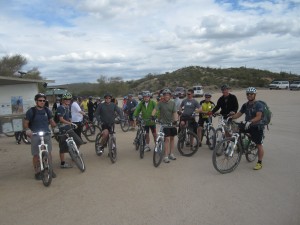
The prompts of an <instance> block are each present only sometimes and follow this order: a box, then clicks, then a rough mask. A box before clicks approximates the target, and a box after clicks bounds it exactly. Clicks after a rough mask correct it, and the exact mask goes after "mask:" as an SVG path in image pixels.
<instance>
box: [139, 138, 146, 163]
mask: <svg viewBox="0 0 300 225" xmlns="http://www.w3.org/2000/svg"><path fill="white" fill-rule="evenodd" d="M139 142H140V158H141V159H142V158H144V149H145V144H146V143H145V142H146V141H145V135H144V134H141V135H140V140H139Z"/></svg>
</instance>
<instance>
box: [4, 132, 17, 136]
mask: <svg viewBox="0 0 300 225" xmlns="http://www.w3.org/2000/svg"><path fill="white" fill-rule="evenodd" d="M4 135H5V136H6V137H13V136H15V132H13V131H12V132H8V133H4Z"/></svg>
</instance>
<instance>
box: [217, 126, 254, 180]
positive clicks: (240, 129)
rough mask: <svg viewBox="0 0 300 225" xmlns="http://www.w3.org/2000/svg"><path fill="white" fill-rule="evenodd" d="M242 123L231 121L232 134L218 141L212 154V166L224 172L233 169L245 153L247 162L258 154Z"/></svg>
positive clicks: (251, 160)
mask: <svg viewBox="0 0 300 225" xmlns="http://www.w3.org/2000/svg"><path fill="white" fill-rule="evenodd" d="M244 126H245V125H244V124H243V123H236V122H232V132H233V133H232V135H231V137H226V138H225V139H223V140H222V141H220V142H219V143H218V145H217V146H216V147H215V149H214V151H213V155H212V162H213V166H214V168H215V169H216V170H217V171H218V172H220V173H222V174H224V173H230V172H232V171H234V170H235V169H236V168H237V166H238V165H239V163H240V161H241V158H242V155H243V154H245V156H246V160H247V161H248V162H253V161H254V160H255V159H256V158H257V155H258V149H257V147H256V144H255V143H254V142H253V141H252V140H251V136H250V134H248V133H245V132H244Z"/></svg>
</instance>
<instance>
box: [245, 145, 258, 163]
mask: <svg viewBox="0 0 300 225" xmlns="http://www.w3.org/2000/svg"><path fill="white" fill-rule="evenodd" d="M257 155H258V149H257V147H256V144H255V143H254V142H253V141H251V142H250V144H249V146H248V149H246V150H245V156H246V160H247V161H248V162H253V161H254V160H255V159H256V158H257Z"/></svg>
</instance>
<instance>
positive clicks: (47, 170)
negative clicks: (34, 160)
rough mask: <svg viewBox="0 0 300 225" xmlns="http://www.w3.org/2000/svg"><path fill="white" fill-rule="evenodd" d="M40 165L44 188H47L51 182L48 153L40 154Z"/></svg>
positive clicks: (50, 165)
mask: <svg viewBox="0 0 300 225" xmlns="http://www.w3.org/2000/svg"><path fill="white" fill-rule="evenodd" d="M42 164H43V168H44V169H43V170H42V171H41V174H42V181H43V184H44V186H45V187H48V186H49V185H50V184H51V182H52V172H53V169H52V164H51V161H50V158H49V153H48V152H43V153H42Z"/></svg>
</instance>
